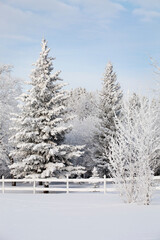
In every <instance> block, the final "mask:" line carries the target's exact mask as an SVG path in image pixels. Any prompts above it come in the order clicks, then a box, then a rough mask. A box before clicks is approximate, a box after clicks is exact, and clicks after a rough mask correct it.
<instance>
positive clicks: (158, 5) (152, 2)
mask: <svg viewBox="0 0 160 240" xmlns="http://www.w3.org/2000/svg"><path fill="white" fill-rule="evenodd" d="M117 2H122V3H131V4H133V5H135V6H139V7H141V8H145V9H149V10H153V9H160V1H159V0H117Z"/></svg>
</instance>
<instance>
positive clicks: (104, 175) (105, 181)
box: [104, 175, 106, 194]
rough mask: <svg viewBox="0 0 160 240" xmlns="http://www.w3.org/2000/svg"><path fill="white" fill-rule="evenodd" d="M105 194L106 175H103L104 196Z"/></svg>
mask: <svg viewBox="0 0 160 240" xmlns="http://www.w3.org/2000/svg"><path fill="white" fill-rule="evenodd" d="M105 193H106V175H104V194H105Z"/></svg>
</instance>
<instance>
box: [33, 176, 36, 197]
mask: <svg viewBox="0 0 160 240" xmlns="http://www.w3.org/2000/svg"><path fill="white" fill-rule="evenodd" d="M33 193H34V194H35V193H36V181H35V179H34V181H33Z"/></svg>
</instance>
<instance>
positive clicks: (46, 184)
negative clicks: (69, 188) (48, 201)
mask: <svg viewBox="0 0 160 240" xmlns="http://www.w3.org/2000/svg"><path fill="white" fill-rule="evenodd" d="M44 187H45V188H49V183H47V182H45V183H44ZM43 193H49V191H46V190H45V191H44V192H43Z"/></svg>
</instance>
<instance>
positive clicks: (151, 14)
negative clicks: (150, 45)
mask: <svg viewBox="0 0 160 240" xmlns="http://www.w3.org/2000/svg"><path fill="white" fill-rule="evenodd" d="M133 14H134V15H137V16H140V17H141V20H142V21H145V22H150V21H152V20H153V19H155V18H160V12H157V11H150V10H145V9H143V8H138V9H135V10H134V11H133Z"/></svg>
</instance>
